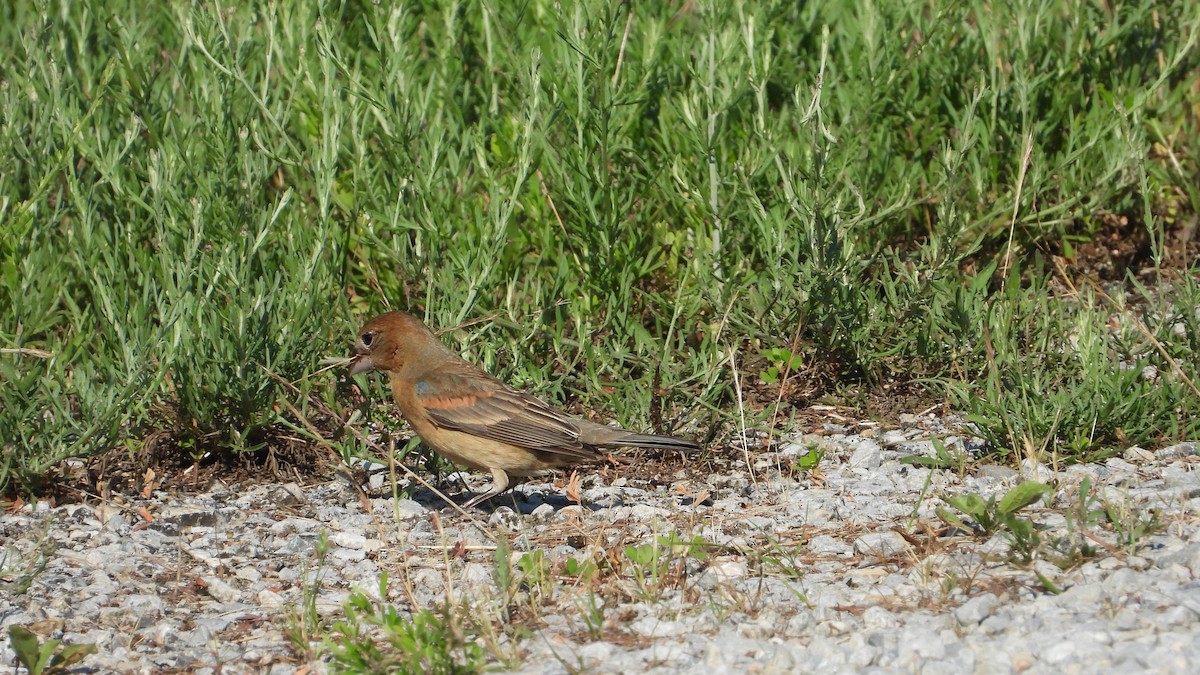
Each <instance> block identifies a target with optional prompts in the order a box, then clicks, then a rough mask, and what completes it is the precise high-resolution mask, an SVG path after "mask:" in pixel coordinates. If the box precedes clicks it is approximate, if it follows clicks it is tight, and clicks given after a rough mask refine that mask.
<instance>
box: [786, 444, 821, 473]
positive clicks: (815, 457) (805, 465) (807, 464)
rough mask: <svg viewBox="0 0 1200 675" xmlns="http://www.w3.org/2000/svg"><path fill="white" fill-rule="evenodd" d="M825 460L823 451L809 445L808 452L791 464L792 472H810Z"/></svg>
mask: <svg viewBox="0 0 1200 675" xmlns="http://www.w3.org/2000/svg"><path fill="white" fill-rule="evenodd" d="M824 458H825V449H824V448H819V447H817V446H816V445H810V446H809V447H808V452H806V453H804V454H803V455H800V456H799V457H797V458H796V459H795V461H793V462H792V470H793V471H811V470H813V469H815V468H817V465H819V464H820V463H821V460H822V459H824Z"/></svg>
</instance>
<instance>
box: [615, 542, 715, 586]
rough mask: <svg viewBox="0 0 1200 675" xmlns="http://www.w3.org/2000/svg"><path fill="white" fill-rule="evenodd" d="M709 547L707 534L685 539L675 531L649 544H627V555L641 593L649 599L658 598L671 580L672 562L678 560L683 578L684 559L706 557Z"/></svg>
mask: <svg viewBox="0 0 1200 675" xmlns="http://www.w3.org/2000/svg"><path fill="white" fill-rule="evenodd" d="M706 546H707V544H706V543H705V541H704V539H703V537H700V536H699V535H697V536H696V537H693V538H692V539H690V540H684V539H680V537H679V535H678V534H675V533H674V532H672V533H671V534H669V535H666V536H661V537H657V538H655V539H653V540H651V541H650V542H647V543H645V544H640V545H637V546H626V547H625V557H626V558H627V559H628V560H629V563H630V565H629V569H630V571H631V573H632V576H633V580H634V583H636V584H637V588H638V595H639V596H640V597H642V598H643V599H646V600H653V599H655V598H657V597H658V595H659V593H660V592H661V591H662V590H663V588H664V587H665V584H666V583H667V581H668V578H669V575H670V573H671V563H672V562H677V563H678V567H677V570H676V571H677V575H676V576H677V578H678V579H682V577H683V569H682V566H683V563H684V560H685V559H686V558H689V557H690V558H694V559H696V560H704V559H705V558H706V557H707V554H706V550H705V549H706Z"/></svg>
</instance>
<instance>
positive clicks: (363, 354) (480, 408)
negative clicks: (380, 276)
mask: <svg viewBox="0 0 1200 675" xmlns="http://www.w3.org/2000/svg"><path fill="white" fill-rule="evenodd" d="M352 358H353V361H352V362H351V364H350V369H349V373H350V376H354V375H358V374H360V373H367V372H370V371H373V370H375V371H382V372H384V373H386V374H387V376H388V380H389V382H390V384H391V389H392V397H393V398H394V399H395V401H396V405H397V406H398V407H399V408H400V414H401V416H403V417H404V419H405V420H406V421H407V422H408V423H409V425H411V426H412V428H413V430H414V431H415V432H416V433H417V435H418V436H420V437H421V440H422V441H424V442H425V445H427V446H429V447H430V448H431V449H432V450H434V451H435V452H437V453H438V454H440V455H441V456H443V457H445V458H446V459H448V460H450V461H451V462H453V463H455V464H459V465H463V466H467V467H470V468H472V469H476V470H479V471H488V472H491V475H492V484H491V487H490V489H489V490H487V491H486V492H483V493H480V494H478V495H477V496H475V497H473V498H472V499H470V500H469V501H467V502H466V503H465V504H463V508H464V509H470V508H473V507H475V506H477V505H478V504H481V503H483V502H485V501H487V500H489V499H491V498H493V497H496V496H498V495H501V494H503V493H504V492H506V491H507V490H508V489H509V488H511V487H512V486H513V485H514V483H513V481H512V477H514V476H515V477H528V476H537V475H542V474H544V473H546V472H548V471H550V470H552V469H556V468H560V467H564V466H569V465H573V464H581V463H586V462H591V461H595V460H598V459H600V458H602V457H604V453H603V452H602V451H603V450H605V449H609V448H617V447H642V448H657V449H663V450H677V451H684V452H688V451H696V450H699V449H700V445H699V444H698V443H696V442H694V441H689V440H684V439H681V438H674V437H671V436H657V435H653V434H639V433H635V432H632V431H628V430H625V429H621V428H618V427H611V426H605V425H603V424H597V423H595V422H589V421H587V420H583V419H579V418H577V417H573V416H571V415H568V414H567V413H565V412H563V411H561V410H559V409H557V408H555V407H553V406H551V405H549V404H548V403H546V402H544V401H542V400H540V399H538V398H536V397H534V396H531V395H530V394H527V393H525V392H522V391H519V390H517V389H514V388H513V387H510V386H509V385H507V384H505V383H504V382H502V381H500V380H499V379H496V378H495V377H493V376H491V375H490V374H488V373H487V372H486V371H484V370H483V369H482V368H480V367H478V366H476V365H474V364H472V363H470V362H468V361H466V360H464V359H463V358H462V357H460V356H459V355H458V354H456V353H454V352H453V351H452V350H450V349H449V348H448V347H446V345H444V344H443V343H442V342H441V340H439V339H438V338H437V337H436V336H435V335H434V334H433V332H432V331H431V330H430V329H429V328H428V327H427V326H426V325H425V324H424V323H422V322H421V320H420V319H418V318H416V317H415V316H413V315H411V314H408V313H407V312H399V311H396V312H387V313H386V314H381V315H379V316H377V317H375V318H373V319H371V320H369V321H367V322H366V324H364V325H363V327H362V328H361V329H360V330H359V331H358V337H357V339H356V340H355V343H354V355H353V357H352Z"/></svg>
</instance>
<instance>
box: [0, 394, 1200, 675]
mask: <svg viewBox="0 0 1200 675" xmlns="http://www.w3.org/2000/svg"><path fill="white" fill-rule="evenodd" d="M906 424H907V425H908V426H907V427H905V428H901V429H888V430H883V429H867V430H866V431H865V432H863V433H859V432H860V431H862V430H861V429H859V428H858V427H853V426H849V425H843V424H828V425H825V428H824V430H823V433H816V434H808V435H805V436H801V437H796V438H793V439H790V440H785V441H783V442H781V443H779V444H777V445H776V446H775V447H776V448H777V450H776V451H774V452H771V451H768V450H763V449H760V450H756V451H755V453H756V454H755V455H754V456H753V457H752V459H751V462H750V465H749V466H748V465H747V463H746V461H745V460H744V457H743V454H742V451H741V450H740V449H739V450H737V451H736V452H734V453H733V454H732V455H731V459H730V460H729V462H728V463H727V464H726V465H725V466H724V468H722V469H721V470H718V471H715V472H711V473H708V474H697V473H696V472H695V471H694V470H693V469H692V468H690V467H687V466H681V467H680V468H679V470H678V471H676V472H675V473H674V476H673V481H668V482H666V483H661V482H651V481H650V480H647V478H646V477H643V476H639V475H638V473H637V470H636V465H633V466H632V468H623V469H617V470H613V469H611V468H608V469H605V470H604V472H603V473H601V472H600V471H598V470H597V471H595V472H591V473H589V472H588V470H586V469H585V470H583V471H581V473H580V476H581V479H582V486H581V488H580V492H581V493H582V494H581V496H582V500H581V503H578V504H577V503H573V502H569V501H567V500H566V497H565V495H564V494H563V492H562V490H561V489H560V488H557V487H555V486H554V485H553V484H551V483H546V482H529V483H525V484H523V485H521V486H519V487H518V488H517V490H516V491H515V492H514V494H513V500H512V502H511V504H512V506H509V505H508V504H509V503H510V502H507V501H505V502H504V503H505V505H502V506H497V507H496V508H495V509H494V510H493V511H491V512H482V511H476V512H474V513H472V517H473V520H474V522H472V521H471V520H468V519H467V518H464V517H463V516H462V515H461V514H458V513H455V512H452V511H446V510H443V508H444V506H445V505H444V504H441V503H439V502H438V501H437V499H436V498H435V497H434V496H433V495H432V494H431V493H429V492H428V491H426V490H424V489H423V488H420V489H415V491H414V492H413V493H412V494H411V495H410V496H408V497H404V498H401V499H399V500H398V501H395V502H393V501H392V500H390V499H384V498H377V499H374V500H372V501H371V502H370V508H371V511H372V512H370V513H368V512H366V511H364V505H363V503H362V502H361V501H360V500H359V498H358V496H357V494H356V493H354V492H353V491H352V490H350V489H348V486H346V485H345V484H344V479H340V478H339V479H337V480H334V481H330V483H328V484H317V485H309V486H304V487H302V486H301V485H299V484H297V483H285V484H259V485H243V486H227V485H224V484H222V483H220V482H215V483H213V485H211V486H210V488H209V491H208V492H205V493H200V494H191V495H180V494H173V493H171V492H164V491H160V492H157V493H155V494H154V495H153V496H152V498H150V499H144V498H139V497H135V496H129V497H126V498H124V501H119V500H112V501H110V502H109V503H106V504H70V505H67V506H61V507H55V506H53V505H51V504H50V503H49V502H45V501H39V502H35V503H34V504H31V505H29V504H27V505H25V506H24V507H22V508H19V509H16V510H9V511H5V512H3V513H0V559H3V560H4V561H5V562H4V569H3V576H0V634H6V633H7V631H8V628H9V627H10V626H12V625H14V624H20V625H23V626H27V627H30V629H31V630H34V632H35V633H36V634H38V635H39V637H40V639H42V640H43V641H45V640H46V639H50V638H53V639H62V640H64V641H65V642H67V643H68V644H83V643H92V644H95V645H97V647H98V649H97V651H96V652H95V653H93V654H90V655H88V656H87V657H85V658H84V659H83V660H82V661H81V662H80V663H79V664H78V666H79V668H80V669H83V670H87V671H89V672H159V671H164V670H168V671H187V672H196V673H216V672H263V673H290V672H294V671H296V670H304V669H308V670H310V671H313V672H318V673H324V672H330V671H333V670H335V668H334V665H333V664H332V662H331V655H330V653H329V651H328V649H327V647H326V646H325V645H324V643H323V642H322V634H320V633H317V634H312V635H309V636H308V639H309V642H308V645H309V649H306V650H304V651H303V652H298V651H296V648H295V647H294V646H293V642H292V640H291V639H290V638H289V636H288V633H287V631H288V625H289V624H288V622H287V621H284V620H281V617H283V616H290V615H293V614H294V613H295V612H303V611H304V608H305V607H306V606H310V607H312V608H313V609H315V612H316V616H317V617H318V620H320V621H326V622H329V623H330V624H331V623H332V622H334V621H340V620H344V619H345V611H346V610H345V606H346V604H345V603H346V602H347V601H348V600H349V598H350V594H351V593H352V592H354V591H358V592H362V593H364V594H365V595H366V596H367V597H368V598H372V599H373V601H375V602H380V601H381V600H380V599H379V597H378V596H379V582H380V577H381V575H382V574H383V573H384V572H387V574H388V575H389V579H390V583H389V586H388V587H387V588H386V589H385V593H386V595H387V597H386V599H385V600H382V601H384V602H386V603H387V604H389V605H392V606H395V607H396V609H397V611H398V613H399V615H400V616H401V617H409V616H411V615H412V614H413V613H415V612H418V611H421V610H425V609H438V608H441V607H443V606H444V605H445V603H446V602H447V600H448V599H450V600H451V601H452V602H453V603H457V605H456V606H459V607H461V608H463V610H462V611H464V612H466V613H465V614H464V617H465V618H464V621H463V623H462V624H461V625H462V626H464V627H466V630H468V632H470V631H471V630H472V629H471V628H470V626H471V625H472V623H471V622H472V621H484V622H490V623H489V625H491V626H493V630H494V631H495V633H494V634H492V635H490V636H489V635H482V636H479V638H478V643H479V645H480V648H481V650H482V653H483V654H484V655H485V658H486V659H487V660H488V662H489V668H490V669H493V670H499V669H504V668H512V669H516V670H517V671H519V672H522V673H547V674H549V673H554V674H558V673H564V672H568V670H575V669H583V670H588V671H589V672H600V673H617V672H646V671H651V672H664V673H665V672H711V673H742V672H756V673H787V672H815V671H819V672H897V671H902V672H917V671H919V672H925V673H959V672H973V671H974V672H1024V671H1030V672H1047V671H1062V672H1064V673H1074V672H1100V671H1105V672H1107V671H1121V672H1129V671H1151V672H1182V671H1185V670H1187V669H1188V668H1189V667H1191V666H1190V665H1189V664H1194V663H1197V662H1200V641H1197V640H1195V638H1194V636H1195V634H1196V631H1197V629H1198V628H1200V519H1198V518H1197V517H1196V516H1197V515H1200V471H1197V470H1196V466H1197V465H1196V464H1194V463H1192V460H1190V458H1192V457H1195V456H1197V454H1200V442H1189V443H1179V444H1175V445H1172V446H1169V447H1166V448H1161V449H1158V450H1156V451H1155V450H1147V449H1144V448H1138V447H1130V448H1126V449H1125V450H1124V451H1123V452H1122V453H1121V454H1120V456H1118V457H1112V458H1109V459H1108V460H1106V461H1105V462H1104V463H1102V464H1091V465H1074V466H1070V467H1062V466H1055V465H1053V464H1047V463H1038V462H1030V461H1023V462H1022V463H1021V465H1020V467H1019V470H1018V469H1014V468H1012V467H1008V466H1001V465H997V464H982V465H978V466H972V465H970V463H968V464H966V465H965V468H964V467H947V468H944V469H930V468H928V467H921V466H917V465H910V464H904V463H902V462H901V461H900V460H901V459H902V458H904V457H907V456H910V455H914V454H916V455H921V456H932V446H931V444H930V443H929V439H930V438H931V437H934V436H936V437H938V438H941V439H942V441H943V442H944V443H945V444H946V446H947V448H949V449H950V452H951V453H952V455H954V456H958V455H959V454H962V456H963V457H964V458H965V459H969V458H971V457H981V456H983V453H984V451H985V450H986V446H985V445H984V444H983V442H982V441H980V440H979V439H976V438H973V437H971V436H970V435H969V434H963V433H962V431H961V426H956V427H955V428H954V429H951V428H950V426H949V425H947V424H945V423H944V422H943V421H942V420H940V419H939V418H937V417H935V416H933V415H928V414H926V415H922V416H920V417H918V416H915V415H909V416H907V423H906ZM758 442H759V441H757V440H756V441H755V443H756V444H757V443H758ZM755 447H760V446H758V445H756V446H755ZM811 448H818V449H820V451H821V452H823V453H824V456H823V458H822V460H821V462H820V464H819V469H818V470H817V471H814V472H808V471H801V470H797V469H796V468H795V467H794V465H795V464H796V458H797V457H799V456H801V455H803V454H805V453H807V452H809V450H810V449H811ZM369 468H379V467H369ZM376 475H378V476H383V475H386V474H385V473H379V472H376V473H375V474H372V475H371V476H370V477H368V478H364V481H370V480H372V479H374V478H375V476H376ZM476 478H479V477H476V476H471V479H470V480H471V484H472V485H476V486H477V487H478V486H479V485H484V484H486V478H480V480H479V481H476V480H475V479H476ZM1033 478H1036V479H1038V480H1042V481H1046V482H1048V483H1049V484H1051V485H1052V486H1053V487H1054V488H1055V490H1056V493H1055V496H1054V499H1053V501H1052V502H1050V503H1047V502H1046V501H1038V502H1037V503H1035V504H1033V505H1031V506H1029V507H1027V508H1026V509H1024V510H1022V511H1020V512H1018V516H1019V517H1021V518H1023V519H1025V520H1028V521H1029V522H1031V523H1033V524H1034V525H1035V527H1036V528H1037V529H1036V531H1037V533H1038V536H1039V538H1040V540H1041V541H1042V542H1043V544H1042V547H1041V548H1040V549H1038V550H1037V551H1035V552H1034V554H1033V555H1032V557H1031V559H1030V560H1028V561H1025V560H1018V558H1020V556H1021V555H1022V549H1021V547H1020V546H1019V545H1016V544H1014V542H1013V539H1012V537H1011V536H1010V535H1009V534H1008V533H1006V532H1004V531H995V532H989V533H987V534H986V536H985V535H984V533H982V530H980V531H978V532H964V531H961V530H956V529H947V528H945V527H944V523H942V521H941V519H940V517H939V515H938V512H937V509H942V510H943V511H944V512H945V511H949V512H953V509H952V508H951V507H949V506H948V503H947V502H946V501H945V499H946V498H949V497H950V496H953V495H964V494H971V493H974V494H978V495H979V496H980V497H982V498H983V499H984V500H985V501H986V500H988V499H990V498H992V497H995V498H996V499H997V500H998V499H999V498H1001V497H1003V495H1004V494H1005V493H1006V492H1007V491H1008V490H1010V489H1012V487H1013V486H1014V485H1016V484H1018V483H1019V482H1020V481H1021V480H1023V479H1033ZM1084 478H1086V479H1087V480H1088V481H1089V482H1090V484H1091V486H1092V488H1093V490H1095V494H1096V503H1095V504H1094V505H1092V506H1090V507H1089V508H1097V507H1098V506H1099V505H1102V504H1109V505H1112V507H1113V508H1115V509H1116V511H1114V512H1116V513H1120V514H1123V515H1120V519H1121V522H1120V523H1118V524H1119V525H1120V526H1121V527H1122V528H1124V529H1123V530H1122V531H1123V532H1124V533H1125V535H1126V536H1121V534H1120V533H1119V532H1118V531H1117V530H1116V529H1114V527H1113V525H1112V524H1111V523H1107V522H1101V523H1096V524H1089V525H1088V526H1087V527H1086V531H1087V532H1088V533H1089V534H1092V535H1094V536H1096V537H1099V538H1100V539H1102V540H1103V541H1104V542H1105V544H1107V546H1104V545H1100V544H1098V543H1097V542H1095V541H1093V540H1090V539H1082V538H1081V537H1080V534H1079V533H1080V531H1081V529H1080V525H1079V523H1078V518H1079V514H1080V511H1079V509H1078V504H1077V501H1078V494H1079V489H1080V488H1079V486H1080V483H1081V481H1082V480H1083V479H1084ZM366 487H370V485H367V486H366ZM448 489H449V490H451V491H454V490H457V488H455V487H448ZM699 495H704V496H703V497H700V496H699ZM697 500H699V501H697ZM141 509H145V512H148V513H150V514H151V515H152V516H153V519H152V520H147V519H146V518H145V516H144V515H142V513H143V511H141ZM1152 512H1154V513H1155V516H1154V517H1155V518H1157V522H1158V523H1160V527H1157V528H1146V527H1145V526H1146V525H1147V524H1149V523H1150V522H1151V513H1152ZM958 515H960V516H962V514H958ZM963 518H964V520H966V521H972V520H973V519H971V518H970V517H966V516H963ZM1138 527H1141V528H1143V529H1142V530H1141V531H1137V530H1136V528H1138ZM1130 528H1135V529H1134V530H1131V529H1130ZM901 531H904V532H905V533H906V534H908V535H909V536H910V539H906V538H905V537H904V536H902V535H901V534H900V532H901ZM1131 531H1135V532H1136V533H1135V534H1134V538H1133V540H1132V541H1131V540H1130V539H1129V538H1128V533H1129V532H1131ZM322 537H325V538H326V539H327V542H328V547H327V549H326V550H325V551H324V554H323V555H322V554H320V553H319V552H318V550H317V543H318V541H319V540H321V538H322ZM697 537H698V538H699V539H700V543H701V544H702V545H700V546H692V545H691V543H692V542H694V541H695V540H696V538H697ZM501 538H503V539H505V540H507V542H508V544H507V545H508V547H509V548H508V549H507V550H508V551H509V554H510V555H509V557H508V558H507V559H504V558H501V560H502V561H505V560H506V564H507V570H508V571H507V574H508V577H507V578H508V579H509V587H508V588H507V589H504V590H502V589H500V588H498V587H497V585H496V584H497V579H498V578H500V577H499V576H498V569H497V565H498V564H504V563H503V562H502V563H497V556H496V551H497V546H498V544H497V542H498V540H499V539H501ZM913 542H918V545H914V543H913ZM1072 542H1074V543H1072ZM645 544H653V545H652V546H644V545H645ZM1084 545H1086V548H1087V549H1088V550H1089V551H1090V557H1088V556H1082V555H1080V556H1079V557H1077V558H1072V559H1070V560H1069V561H1068V562H1067V563H1066V564H1061V565H1060V564H1059V563H1061V562H1063V560H1065V558H1063V556H1065V555H1073V554H1078V553H1080V552H1081V551H1082V550H1083V549H1082V548H1081V546H1084ZM40 551H47V552H48V553H47V554H46V557H45V559H44V563H45V567H44V569H42V568H40V565H41V559H40V558H39V555H40V553H39V552H40ZM1110 551H1116V552H1117V553H1118V554H1115V555H1114V554H1111V553H1110ZM533 552H541V554H542V555H540V556H538V555H531V553H533ZM25 573H28V574H29V577H30V579H29V581H28V589H27V590H24V592H19V591H16V592H14V590H13V589H15V588H16V587H15V586H13V583H14V582H15V581H16V580H18V579H23V578H24V577H23V576H22V575H24V574H25ZM597 589H600V590H597ZM310 598H311V601H312V604H311V605H307V604H306V603H307V602H308V599H310ZM509 612H513V613H515V614H512V615H511V616H513V617H520V618H519V621H520V622H522V623H521V624H519V626H517V627H513V626H510V625H508V623H507V622H506V621H505V620H504V619H502V618H501V617H502V616H509V614H507V613H509ZM326 625H329V624H326ZM471 634H476V633H471ZM13 658H14V657H13V654H12V651H11V647H10V645H9V644H8V642H7V640H0V663H12V662H13Z"/></svg>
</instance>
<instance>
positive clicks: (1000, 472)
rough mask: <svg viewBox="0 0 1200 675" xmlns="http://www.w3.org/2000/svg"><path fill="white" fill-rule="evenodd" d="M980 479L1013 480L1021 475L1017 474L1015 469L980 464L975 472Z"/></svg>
mask: <svg viewBox="0 0 1200 675" xmlns="http://www.w3.org/2000/svg"><path fill="white" fill-rule="evenodd" d="M975 471H976V473H977V474H978V475H979V477H980V478H991V479H994V480H1002V481H1005V480H1015V479H1016V478H1017V477H1018V476H1020V475H1021V474H1019V473H1017V470H1016V469H1013V468H1011V467H1007V466H1001V465H999V464H981V465H979V468H978V469H976V470H975Z"/></svg>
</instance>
